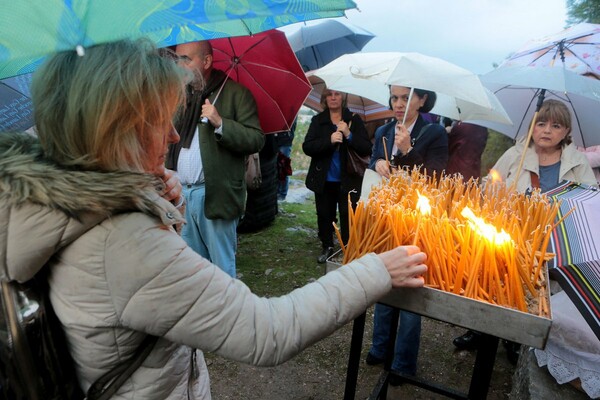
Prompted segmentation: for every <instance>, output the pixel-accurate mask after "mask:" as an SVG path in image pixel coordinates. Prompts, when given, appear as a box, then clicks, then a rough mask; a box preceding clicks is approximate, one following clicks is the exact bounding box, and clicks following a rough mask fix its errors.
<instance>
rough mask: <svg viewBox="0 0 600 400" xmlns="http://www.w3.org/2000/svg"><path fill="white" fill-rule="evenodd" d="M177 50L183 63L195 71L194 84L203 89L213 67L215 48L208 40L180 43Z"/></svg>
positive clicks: (196, 87) (195, 86)
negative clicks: (213, 48)
mask: <svg viewBox="0 0 600 400" xmlns="http://www.w3.org/2000/svg"><path fill="white" fill-rule="evenodd" d="M175 52H176V53H177V55H178V56H179V57H180V60H181V65H182V66H183V67H185V68H187V69H189V70H190V71H192V72H193V73H194V82H192V86H193V87H194V88H195V89H202V88H203V87H204V85H205V82H206V81H207V80H208V78H209V77H210V73H211V72H212V67H213V55H212V54H213V50H212V45H211V44H210V42H209V41H208V40H202V41H199V42H190V43H183V44H178V45H177V47H176V48H175Z"/></svg>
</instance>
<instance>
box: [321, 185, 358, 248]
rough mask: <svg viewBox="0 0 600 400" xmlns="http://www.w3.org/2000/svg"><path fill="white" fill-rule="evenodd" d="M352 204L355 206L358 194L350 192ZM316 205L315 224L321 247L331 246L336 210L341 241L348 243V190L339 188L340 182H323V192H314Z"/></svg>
mask: <svg viewBox="0 0 600 400" xmlns="http://www.w3.org/2000/svg"><path fill="white" fill-rule="evenodd" d="M351 196H352V206H353V207H355V205H356V201H357V200H358V197H359V196H358V194H356V193H351ZM315 205H316V206H317V225H318V228H319V239H320V240H321V244H322V245H323V247H324V248H325V247H333V235H334V230H333V222H336V224H337V221H338V220H337V212H338V210H339V213H340V220H339V221H340V223H339V225H338V228H340V231H341V234H342V241H343V242H344V243H348V235H349V231H348V192H344V191H342V190H341V183H340V182H325V188H324V190H323V193H315Z"/></svg>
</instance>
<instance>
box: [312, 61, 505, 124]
mask: <svg viewBox="0 0 600 400" xmlns="http://www.w3.org/2000/svg"><path fill="white" fill-rule="evenodd" d="M405 54H411V55H408V56H406V59H411V58H412V57H413V56H412V54H416V53H357V54H347V55H343V56H341V57H339V58H337V59H336V60H334V61H332V62H330V63H329V64H327V65H326V66H324V67H322V68H319V69H318V70H315V71H311V72H309V73H308V74H307V75H309V76H311V75H315V76H318V77H319V78H322V79H323V81H325V83H326V84H327V86H328V87H329V88H330V89H335V90H339V91H342V92H346V93H349V94H351V95H354V96H355V97H357V98H358V99H359V100H360V102H364V103H365V104H366V105H367V106H368V108H367V110H368V111H371V112H372V107H374V105H373V102H374V103H375V104H376V105H377V107H378V108H377V113H379V112H385V118H389V117H391V116H393V113H391V112H389V110H388V105H387V104H388V100H389V84H388V83H387V82H388V80H389V79H391V78H390V76H391V72H390V71H392V69H393V68H394V65H396V64H397V63H398V62H399V60H401V59H403V57H404V55H405ZM414 57H415V58H416V59H419V60H421V57H420V55H416V56H414ZM427 58H428V57H426V56H425V59H427ZM442 64H443V63H442ZM431 68H432V69H434V68H436V67H435V66H433V67H431ZM439 68H440V69H441V67H439ZM457 68H458V67H457ZM452 70H454V68H450V71H452ZM410 73H411V72H410V71H408V70H407V74H410ZM461 73H463V72H462V71H461ZM417 74H422V73H421V72H418V73H417ZM441 74H442V72H441V71H439V70H438V71H436V73H435V75H434V78H435V79H438V80H439V81H441V80H443V78H442V76H441ZM469 74H470V73H469ZM470 75H471V77H474V78H475V80H476V81H477V82H478V81H479V78H477V76H476V75H474V74H470ZM450 76H451V73H450V75H449V76H448V78H447V79H451V78H450ZM311 82H312V80H311ZM419 84H420V85H421V86H417V87H419V88H422V89H429V90H434V91H435V92H436V94H437V95H438V101H437V102H436V105H435V107H434V108H433V109H432V110H431V113H433V114H437V115H443V116H446V117H449V118H452V119H456V120H461V121H470V120H486V119H487V120H491V121H495V122H497V123H500V124H509V125H510V124H511V120H510V118H509V117H508V115H507V114H506V112H505V111H504V109H503V107H502V105H501V104H500V102H499V100H498V99H496V98H495V96H494V95H493V94H492V93H491V92H490V91H489V90H487V89H486V88H485V87H483V85H482V84H481V82H478V83H477V87H478V88H477V92H479V90H480V91H481V92H482V93H483V94H484V95H485V101H482V102H481V101H480V102H476V101H467V100H464V99H463V98H462V97H463V96H462V95H461V94H462V93H464V92H459V93H457V92H456V91H454V90H452V89H451V88H449V87H448V85H447V84H444V85H437V84H435V83H434V82H429V83H427V82H424V81H422V82H419ZM423 86H425V87H423ZM442 86H443V87H442ZM434 88H435V89H434ZM440 89H441V90H443V91H441V90H440ZM321 91H322V90H317V91H316V92H315V93H314V94H313V93H311V95H310V96H309V100H308V103H309V104H307V105H308V106H309V107H311V108H313V109H318V108H315V107H320V106H318V102H319V97H318V96H317V94H319V95H320V93H321ZM455 95H456V96H458V97H456V96H455ZM352 98H353V97H352V96H351V97H349V100H350V99H352ZM365 100H366V101H365ZM369 101H370V102H369ZM315 103H316V104H317V106H315ZM349 103H350V104H353V103H356V101H349ZM361 114H362V113H361ZM365 114H366V112H365ZM369 120H372V119H369Z"/></svg>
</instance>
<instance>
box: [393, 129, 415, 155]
mask: <svg viewBox="0 0 600 400" xmlns="http://www.w3.org/2000/svg"><path fill="white" fill-rule="evenodd" d="M394 144H395V145H396V147H397V148H398V150H400V152H401V153H402V154H406V153H407V152H408V150H409V149H410V147H411V146H410V133H409V132H408V129H406V127H405V126H404V125H402V124H400V123H398V124H396V135H395V136H394Z"/></svg>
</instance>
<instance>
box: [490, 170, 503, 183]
mask: <svg viewBox="0 0 600 400" xmlns="http://www.w3.org/2000/svg"><path fill="white" fill-rule="evenodd" d="M490 178H492V183H496V182H502V176H501V175H500V173H499V172H498V171H496V170H495V169H490Z"/></svg>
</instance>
